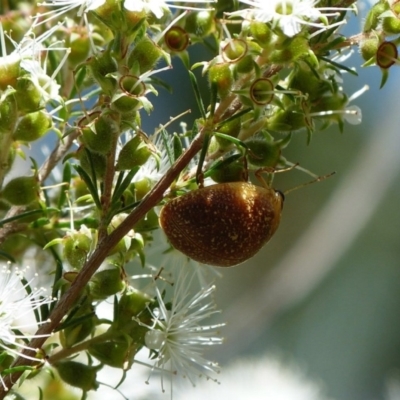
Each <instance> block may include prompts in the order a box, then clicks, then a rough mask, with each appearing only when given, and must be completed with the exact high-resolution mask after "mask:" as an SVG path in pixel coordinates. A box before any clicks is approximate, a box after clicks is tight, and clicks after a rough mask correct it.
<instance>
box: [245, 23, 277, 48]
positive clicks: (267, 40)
mask: <svg viewBox="0 0 400 400" xmlns="http://www.w3.org/2000/svg"><path fill="white" fill-rule="evenodd" d="M250 33H251V36H252V37H253V39H254V40H255V41H256V42H257V43H258V44H259V45H260V46H261V47H263V48H269V46H270V45H271V42H272V39H273V33H272V31H271V28H270V27H269V26H268V25H267V24H266V23H264V22H259V21H251V22H250Z"/></svg>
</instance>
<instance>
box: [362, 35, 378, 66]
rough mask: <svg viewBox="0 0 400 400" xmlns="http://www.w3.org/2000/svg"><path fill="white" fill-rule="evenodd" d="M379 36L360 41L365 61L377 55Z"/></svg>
mask: <svg viewBox="0 0 400 400" xmlns="http://www.w3.org/2000/svg"><path fill="white" fill-rule="evenodd" d="M378 47H379V38H378V37H377V36H372V37H370V38H368V39H364V40H362V41H361V43H360V52H361V56H362V58H363V59H364V60H365V61H369V60H372V59H373V60H375V55H376V53H377V52H378Z"/></svg>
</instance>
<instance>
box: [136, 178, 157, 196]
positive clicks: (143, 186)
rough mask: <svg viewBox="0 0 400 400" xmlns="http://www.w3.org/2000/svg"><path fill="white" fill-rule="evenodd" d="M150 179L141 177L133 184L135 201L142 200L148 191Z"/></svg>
mask: <svg viewBox="0 0 400 400" xmlns="http://www.w3.org/2000/svg"><path fill="white" fill-rule="evenodd" d="M151 188H152V186H151V181H150V180H149V179H147V178H144V179H141V180H140V181H137V182H135V183H134V184H133V188H132V192H134V193H135V198H136V201H139V200H142V199H143V197H144V196H146V194H147V193H148V192H150V189H151Z"/></svg>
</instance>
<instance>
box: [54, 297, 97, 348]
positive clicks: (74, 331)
mask: <svg viewBox="0 0 400 400" xmlns="http://www.w3.org/2000/svg"><path fill="white" fill-rule="evenodd" d="M83 317H86V318H83ZM74 319H76V321H77V323H75V324H74ZM78 321H79V322H78ZM96 324H97V317H96V315H95V313H94V310H93V306H92V304H91V303H90V301H89V300H88V299H87V298H86V301H85V302H84V303H83V304H80V305H79V309H78V310H77V311H76V313H75V314H74V317H73V320H72V321H70V324H69V325H68V326H67V327H66V328H65V329H63V330H61V331H60V341H61V344H62V346H63V347H64V348H71V347H73V346H74V345H76V344H77V343H80V342H82V340H84V339H85V338H87V337H88V336H89V335H90V334H91V333H93V331H94V329H95V327H96Z"/></svg>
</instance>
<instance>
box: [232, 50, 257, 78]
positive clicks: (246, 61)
mask: <svg viewBox="0 0 400 400" xmlns="http://www.w3.org/2000/svg"><path fill="white" fill-rule="evenodd" d="M254 65H255V64H254V57H253V56H252V55H251V54H247V55H246V56H244V57H243V58H242V59H240V60H239V61H238V63H237V64H236V66H235V67H236V71H237V72H238V73H239V74H248V73H250V72H251V71H253V69H254Z"/></svg>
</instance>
